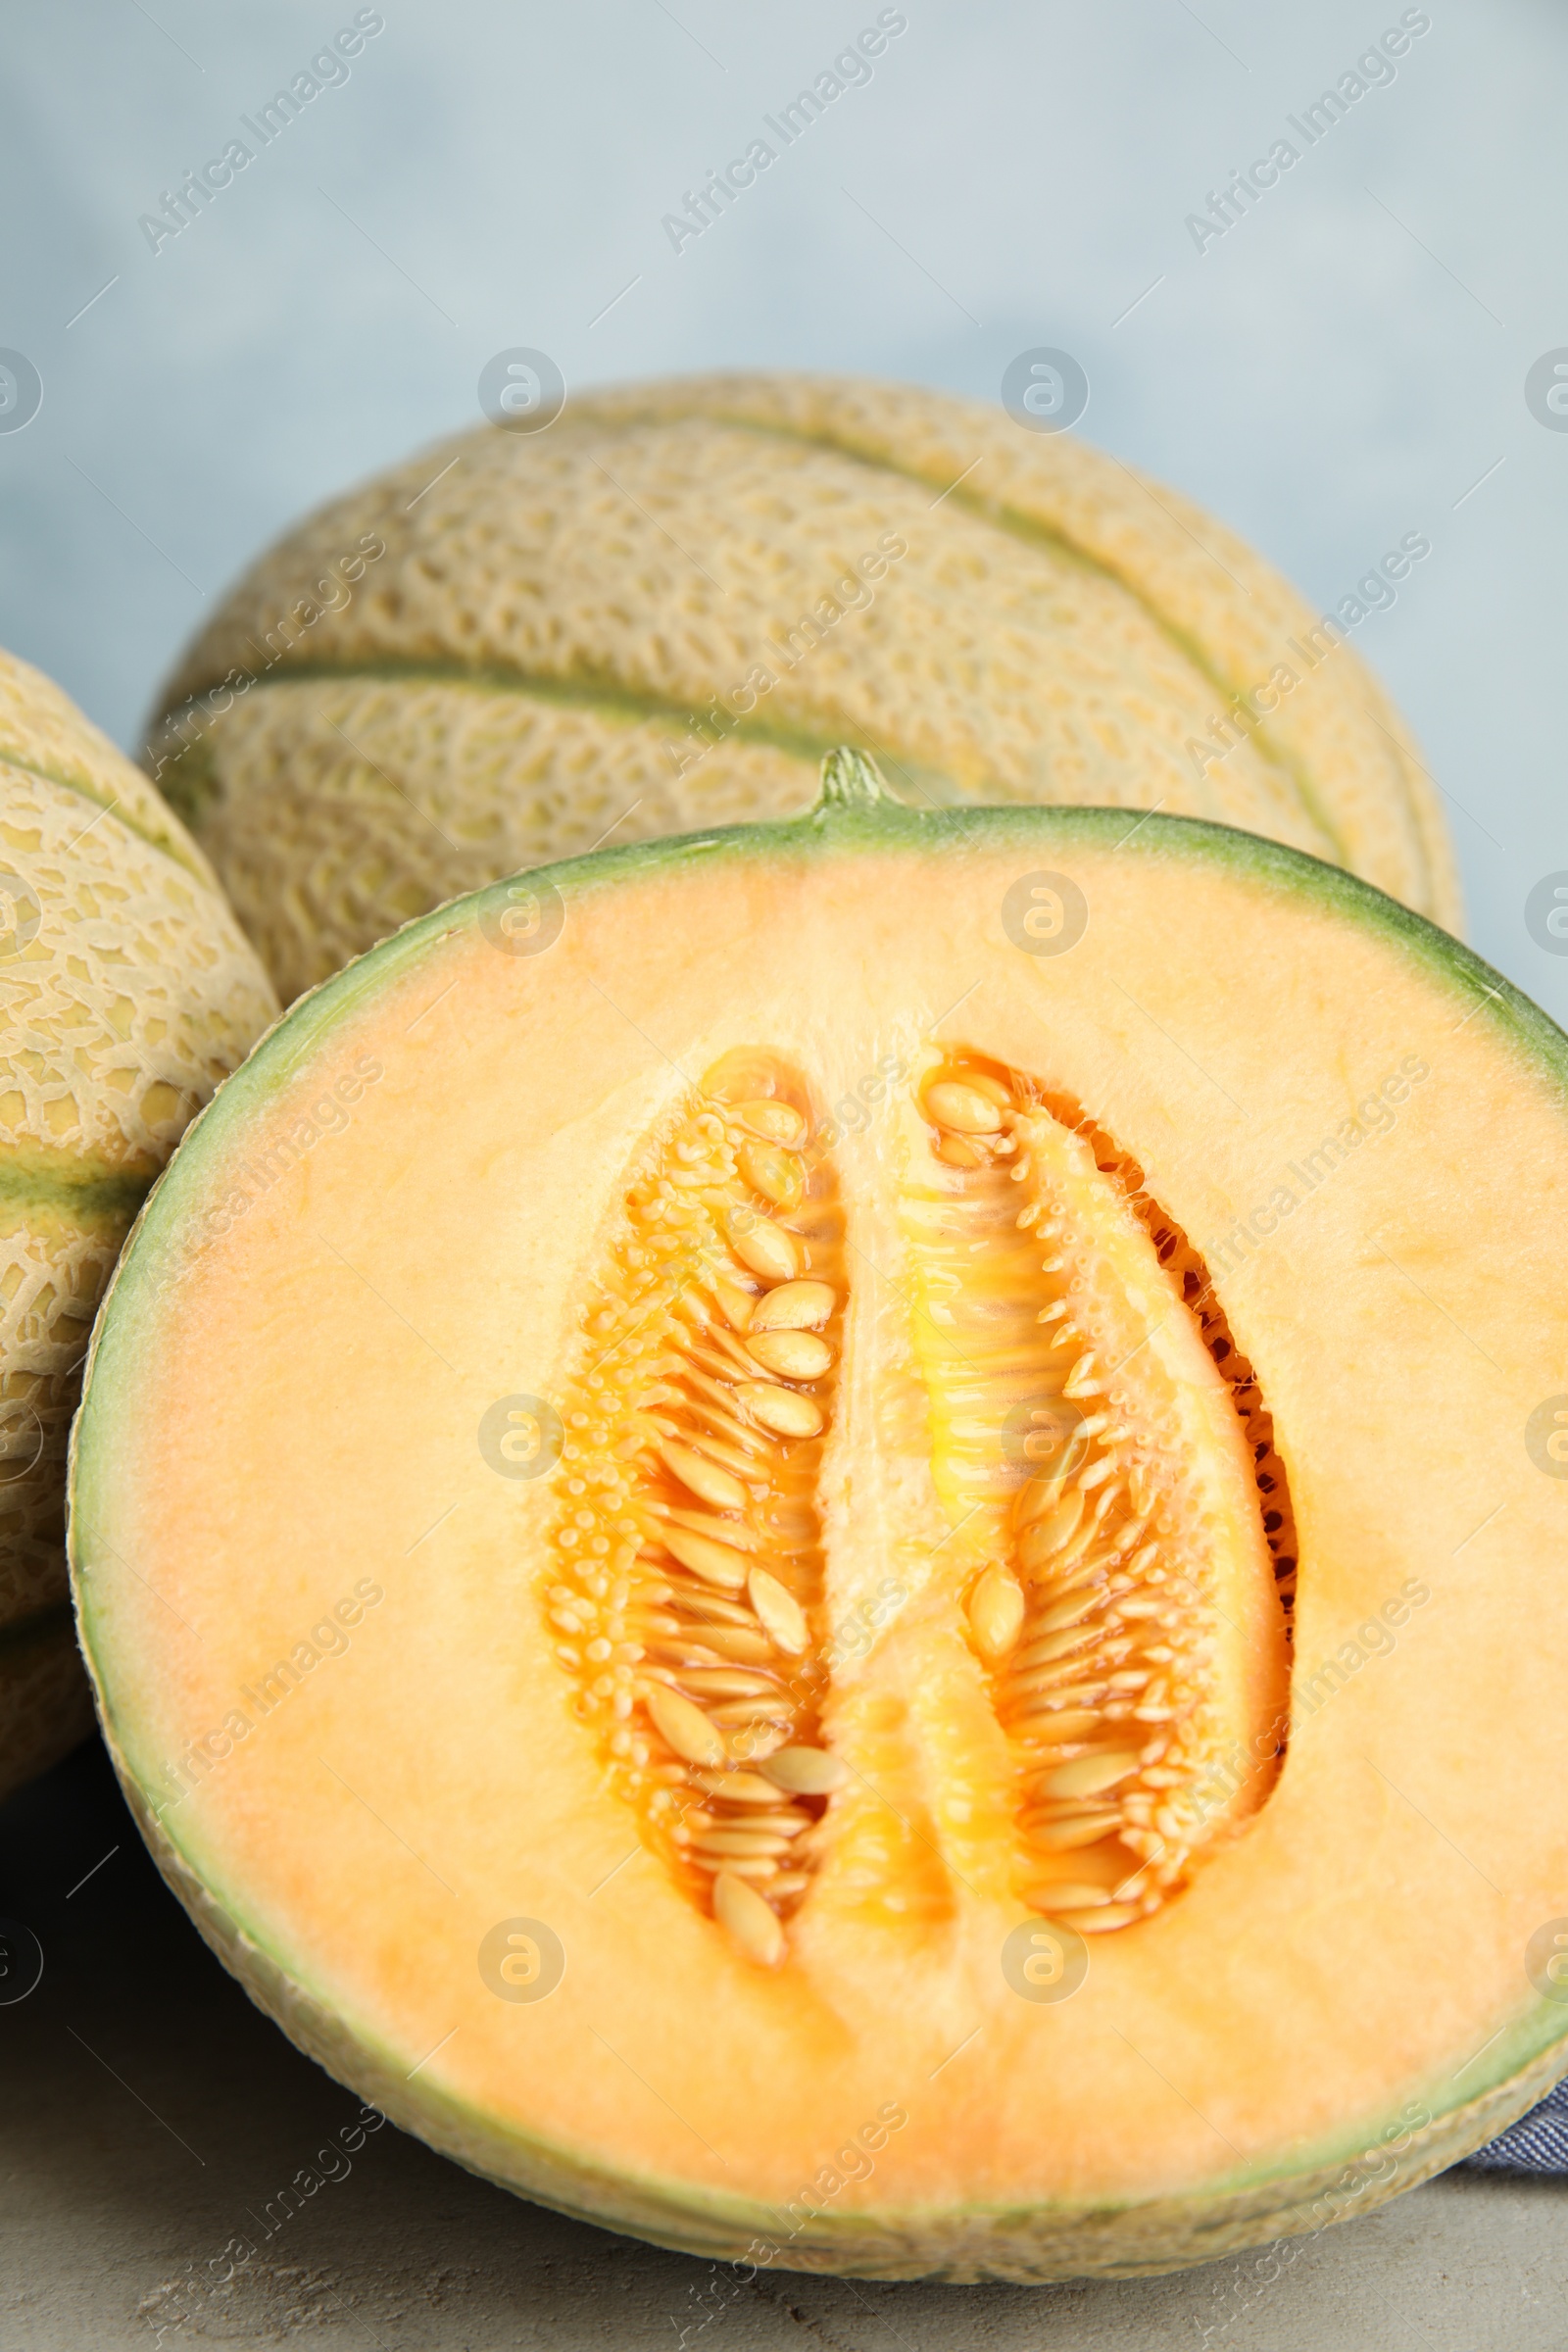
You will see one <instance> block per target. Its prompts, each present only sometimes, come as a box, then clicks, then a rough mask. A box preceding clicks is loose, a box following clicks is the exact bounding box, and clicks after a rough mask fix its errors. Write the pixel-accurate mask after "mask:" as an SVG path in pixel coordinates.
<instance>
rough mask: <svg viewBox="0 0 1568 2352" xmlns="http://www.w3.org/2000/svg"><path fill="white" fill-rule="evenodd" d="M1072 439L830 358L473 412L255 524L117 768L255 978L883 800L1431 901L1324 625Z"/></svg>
mask: <svg viewBox="0 0 1568 2352" xmlns="http://www.w3.org/2000/svg"><path fill="white" fill-rule="evenodd" d="M1344 637H1345V629H1344V627H1343V626H1342V625H1341V623H1339V622H1337V621H1333V620H1328V621H1325V620H1323V619H1322V618H1320V616H1319V615H1317V614H1316V613H1313V611H1312V610H1311V609H1310V608H1309V607H1308V606H1307V605H1306V604H1305V602H1304V601H1303V600H1302V599H1301V598H1300V597H1299V596H1298V595H1297V594H1296V593H1295V592H1294V591H1293V590H1292V589H1291V588H1289V587H1288V586H1287V585H1286V583H1285V582H1284V581H1283V580H1282V579H1281V578H1280V577H1279V575H1278V574H1277V573H1276V572H1275V571H1274V570H1273V569H1272V568H1271V567H1270V566H1269V565H1268V564H1265V563H1263V562H1262V561H1261V560H1260V559H1259V558H1258V557H1257V556H1255V555H1254V554H1253V553H1252V552H1251V551H1250V549H1249V548H1248V547H1247V546H1246V545H1245V544H1244V543H1243V542H1242V541H1241V540H1239V539H1238V538H1237V537H1236V536H1235V534H1234V533H1232V532H1231V531H1229V530H1227V529H1225V528H1224V527H1223V526H1222V525H1221V524H1219V523H1217V522H1215V521H1214V520H1213V519H1212V518H1211V517H1209V516H1208V515H1204V514H1203V513H1201V510H1199V509H1198V508H1196V507H1195V506H1193V505H1192V504H1191V503H1190V502H1189V501H1187V500H1186V499H1184V498H1182V497H1181V496H1180V495H1178V494H1177V493H1175V492H1172V491H1170V490H1167V489H1165V488H1163V487H1161V486H1159V485H1156V484H1153V483H1150V482H1148V481H1146V480H1144V479H1143V478H1141V477H1140V476H1138V475H1137V474H1135V473H1134V472H1133V471H1132V470H1131V469H1130V468H1128V467H1127V466H1123V465H1122V464H1120V463H1119V461H1117V460H1116V459H1114V458H1112V457H1109V456H1105V455H1102V454H1101V453H1099V452H1097V451H1095V450H1093V449H1091V448H1089V447H1088V446H1086V445H1085V444H1084V443H1082V442H1081V441H1079V440H1078V439H1076V437H1075V436H1073V435H1071V434H1065V433H1063V434H1042V433H1035V432H1030V431H1027V430H1025V429H1023V428H1022V427H1021V426H1019V425H1018V424H1016V423H1015V422H1014V421H1013V420H1012V418H1011V417H1008V416H1006V415H1005V413H1004V412H1003V411H1002V410H1000V409H994V408H991V407H989V406H986V405H983V404H981V403H978V402H974V401H966V400H959V399H955V398H952V397H950V396H948V395H946V394H942V393H937V392H931V391H927V390H923V389H918V388H915V387H910V386H900V385H891V384H879V383H872V382H868V381H863V380H858V379H854V378H848V377H832V376H807V375H801V376H795V375H782V374H751V375H740V374H734V375H710V376H698V377H692V378H688V379H685V380H676V381H670V382H662V383H652V384H642V385H637V384H634V385H631V386H628V387H626V388H624V389H620V390H615V391H609V392H599V393H593V394H589V395H587V396H584V397H582V398H580V399H579V398H573V399H572V400H571V401H570V402H569V403H568V405H567V407H566V409H565V410H564V414H563V415H562V416H561V417H559V418H558V419H557V420H556V422H555V423H554V424H552V425H551V426H550V427H549V428H548V429H547V430H544V431H540V432H534V433H524V432H513V431H509V430H498V429H495V428H493V427H490V426H484V427H481V428H479V429H478V430H475V431H472V432H468V433H465V434H462V435H460V436H458V437H457V438H455V439H453V440H451V441H449V442H446V443H443V444H441V445H440V446H438V447H436V448H434V449H429V450H424V451H421V452H419V453H418V454H417V455H416V456H415V457H413V458H411V459H409V460H408V461H407V462H406V463H405V464H403V465H401V466H395V467H393V468H392V469H391V470H390V471H388V472H386V473H383V474H381V475H380V476H378V477H377V478H376V479H374V480H372V481H370V482H368V483H367V484H366V485H364V486H363V487H361V488H359V489H357V490H354V491H351V492H349V493H348V494H347V495H346V496H344V497H341V498H339V499H336V500H334V501H332V502H331V503H330V504H328V505H327V506H325V507H323V508H321V509H320V510H319V512H317V513H316V514H315V515H311V516H310V517H309V518H308V519H307V520H306V521H304V522H303V523H302V524H301V525H300V526H299V527H298V528H297V529H296V530H294V531H292V532H291V533H290V534H288V535H287V536H286V537H285V538H283V539H282V540H281V541H280V542H279V543H278V544H277V545H276V546H275V547H274V548H273V549H271V551H270V553H268V554H267V555H265V556H264V557H263V558H262V559H261V560H260V562H259V563H257V564H255V566H254V567H253V568H252V569H251V571H250V572H249V573H248V574H247V576H246V577H245V578H244V579H243V580H242V581H241V582H240V584H239V586H238V587H237V588H236V589H235V591H234V592H233V594H232V595H231V596H230V597H229V599H228V601H227V603H226V604H225V605H224V606H223V608H222V610H221V612H220V613H218V614H217V616H216V617H215V618H214V620H213V621H212V622H211V624H210V625H209V626H208V627H207V628H206V629H205V630H204V631H203V633H202V635H201V636H200V637H199V638H198V639H197V641H196V642H195V643H194V644H193V645H192V646H191V648H190V649H189V651H188V653H187V654H186V656H185V658H184V659H183V661H182V662H180V663H179V665H178V667H177V669H176V670H175V672H174V674H173V676H172V678H171V679H170V681H169V683H168V686H167V688H166V690H165V692H164V695H163V697H162V698H161V702H160V706H159V711H158V714H157V716H156V718H155V723H154V726H153V730H152V736H151V741H150V745H149V751H148V763H149V765H150V767H151V769H152V772H153V774H154V776H155V777H156V779H157V781H158V783H159V785H160V787H161V789H162V790H163V791H164V792H165V794H166V795H167V796H168V798H169V799H170V800H171V802H172V804H173V806H174V807H175V808H176V809H178V810H179V812H180V814H181V815H182V816H183V817H184V818H185V819H186V821H187V822H188V824H189V825H190V826H191V828H192V830H193V831H194V833H195V835H196V837H197V839H198V840H199V841H200V843H201V845H202V847H203V848H204V850H205V851H206V853H207V855H208V856H209V857H210V858H211V859H212V861H213V863H214V865H215V866H216V867H217V869H218V872H219V874H220V875H221V879H222V881H223V883H224V885H225V888H226V889H227V891H228V893H229V895H230V898H231V900H232V902H233V904H234V906H235V907H236V909H237V911H238V913H239V916H240V920H241V922H242V923H243V925H244V927H245V929H246V930H247V932H248V933H249V935H250V937H251V938H252V939H253V940H254V941H255V943H256V945H257V947H258V949H259V950H260V952H261V954H262V957H263V960H264V961H265V962H266V964H267V965H268V967H269V969H270V973H271V976H272V978H273V980H274V982H275V983H276V985H277V987H278V990H279V992H280V994H281V995H282V996H283V998H284V999H285V1001H286V1000H287V999H289V998H292V997H294V996H296V995H297V994H298V993H299V992H300V991H301V990H303V989H305V988H307V987H310V986H311V985H313V984H314V983H315V982H317V981H319V980H320V979H322V978H324V977H325V976H326V975H327V974H328V973H330V972H331V971H333V970H335V969H336V968H337V967H338V966H339V965H340V964H341V963H343V962H344V961H346V960H347V959H348V958H349V957H350V956H354V955H357V954H359V953H360V952H361V951H363V950H364V949H366V948H368V947H369V946H371V945H372V944H373V943H374V942H375V941H376V940H378V939H380V938H383V937H384V936H385V935H386V934H387V933H389V932H391V931H393V930H395V929H396V928H397V927H398V926H399V925H400V924H401V923H403V922H405V921H407V920H409V919H410V918H411V917H413V916H415V915H417V914H420V913H423V912H424V911H425V910H427V909H428V908H430V907H434V906H436V905H438V904H440V903H441V902H442V901H444V900H446V899H447V898H450V897H452V896H453V895H455V894H456V893H458V892H460V891H465V890H468V889H473V888H476V887H478V886H480V885H482V884H484V883H488V882H491V881H494V880H496V879H497V878H499V877H500V876H502V875H504V874H509V873H512V872H515V871H516V870H517V869H518V868H521V867H527V866H533V865H537V864H540V863H542V862H544V861H546V860H548V859H551V858H565V857H573V856H577V855H579V854H581V853H583V852H586V851H588V850H590V849H592V848H593V847H594V846H595V845H596V844H597V843H599V842H600V841H602V840H606V839H608V840H609V841H610V842H611V843H612V844H624V843H628V842H633V841H636V840H639V839H650V838H654V837H657V836H659V835H662V834H669V833H677V832H682V831H687V830H690V829H693V828H698V827H702V826H705V825H711V824H729V823H734V822H737V821H744V820H750V819H754V818H756V819H768V818H773V817H779V816H787V815H790V814H793V813H795V812H797V811H799V810H801V809H805V808H807V807H808V806H809V804H810V801H811V799H812V797H813V794H814V792H815V780H816V773H817V767H818V764H819V761H820V759H821V757H822V754H823V752H824V751H825V750H826V749H827V748H828V746H830V745H832V744H836V743H844V742H851V743H855V744H858V745H859V746H861V747H862V748H864V749H866V750H868V751H870V752H872V753H873V754H874V755H875V757H876V759H877V760H878V761H879V763H880V765H881V766H882V768H883V770H884V772H885V774H886V775H887V778H888V781H889V784H890V786H891V788H892V789H893V791H894V792H895V793H897V794H898V795H899V797H900V798H902V799H903V800H905V801H907V802H908V803H909V804H910V805H912V806H914V807H916V808H921V809H929V808H933V807H942V806H954V805H958V806H961V805H964V804H989V805H995V804H1010V803H1029V802H1038V803H1045V804H1055V805H1060V804H1079V805H1090V806H1109V807H1115V808H1125V809H1129V810H1132V811H1141V810H1146V809H1160V810H1162V811H1163V812H1164V813H1166V814H1168V815H1189V816H1200V817H1210V818H1216V819H1219V820H1221V821H1223V822H1225V823H1228V824H1232V825H1237V826H1241V827H1244V828H1246V829H1247V830H1249V831H1251V832H1256V833H1261V834H1265V835H1269V836H1272V837H1273V838H1274V839H1276V840H1278V841H1282V842H1284V843H1287V844H1288V845H1290V846H1291V847H1293V848H1296V849H1300V850H1305V851H1308V852H1309V853H1311V854H1312V855H1313V856H1315V857H1318V858H1324V859H1326V860H1328V861H1329V862H1330V863H1333V864H1338V865H1342V866H1345V867H1347V868H1348V869H1349V870H1350V871H1351V872H1353V873H1356V874H1359V875H1360V876H1362V877H1363V878H1364V879H1366V880H1368V881H1371V882H1374V883H1376V884H1377V885H1378V886H1379V887H1380V888H1381V889H1383V890H1385V891H1387V892H1388V893H1390V894H1391V895H1392V896H1393V897H1395V898H1397V899H1400V900H1402V901H1403V902H1404V903H1405V904H1406V905H1408V906H1410V907H1414V908H1415V909H1416V910H1417V911H1418V912H1421V913H1423V914H1426V915H1427V916H1429V917H1430V918H1431V919H1433V920H1434V921H1436V922H1439V923H1441V924H1444V925H1445V926H1446V927H1448V928H1450V929H1452V928H1457V926H1458V919H1459V900H1458V893H1457V886H1456V883H1455V879H1454V872H1453V864H1452V857H1451V851H1450V847H1449V844H1448V841H1447V837H1446V828H1445V824H1444V820H1443V817H1442V814H1441V811H1440V809H1439V807H1438V803H1437V798H1436V795H1435V792H1434V790H1433V788H1432V786H1431V785H1430V783H1429V780H1428V778H1427V775H1426V772H1425V770H1424V768H1423V767H1422V766H1421V764H1420V761H1419V760H1418V758H1417V756H1416V754H1415V752H1414V750H1413V748H1412V745H1411V742H1410V738H1409V735H1408V733H1407V732H1406V730H1405V727H1404V725H1403V723H1402V721H1401V720H1400V718H1399V716H1398V713H1397V711H1395V710H1394V708H1393V707H1392V705H1391V704H1390V702H1389V701H1388V699H1387V697H1386V696H1385V695H1384V694H1383V692H1382V691H1381V689H1380V688H1379V686H1378V685H1377V683H1376V681H1375V680H1374V678H1373V677H1372V675H1371V674H1370V672H1369V671H1368V670H1367V668H1366V667H1365V665H1364V664H1363V663H1362V662H1361V661H1360V659H1359V658H1358V656H1357V655H1356V654H1355V653H1354V651H1353V650H1352V649H1351V648H1350V646H1349V645H1348V644H1347V643H1345V642H1343V640H1344Z"/></svg>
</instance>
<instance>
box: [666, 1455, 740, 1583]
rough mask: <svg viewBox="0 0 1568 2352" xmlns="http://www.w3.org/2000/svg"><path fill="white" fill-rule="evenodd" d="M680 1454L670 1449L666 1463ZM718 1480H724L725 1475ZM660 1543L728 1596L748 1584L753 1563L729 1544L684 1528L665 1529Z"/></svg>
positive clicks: (704, 1580)
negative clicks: (670, 1457) (670, 1455)
mask: <svg viewBox="0 0 1568 2352" xmlns="http://www.w3.org/2000/svg"><path fill="white" fill-rule="evenodd" d="M676 1450H678V1449H677V1448H675V1447H670V1448H668V1449H667V1451H666V1459H667V1457H668V1452H673V1451H676ZM673 1466H674V1465H673V1464H671V1467H672V1468H673ZM718 1476H719V1477H722V1476H723V1472H722V1471H720V1472H719V1473H718ZM743 1499H744V1498H743ZM660 1541H661V1542H662V1544H663V1546H664V1549H665V1550H666V1551H667V1552H669V1553H671V1554H672V1556H673V1557H674V1558H675V1559H677V1560H679V1562H680V1564H681V1566H682V1567H683V1568H689V1569H690V1570H691V1572H692V1574H693V1576H700V1577H701V1578H702V1580H703V1582H704V1584H705V1585H717V1586H718V1587H720V1589H721V1590H722V1591H724V1592H736V1593H738V1592H739V1591H740V1589H741V1587H742V1585H744V1584H745V1582H746V1576H747V1571H748V1569H749V1568H750V1567H751V1562H750V1560H748V1559H747V1558H746V1556H745V1554H744V1553H743V1552H739V1551H736V1550H735V1549H734V1548H733V1547H732V1546H731V1545H730V1544H715V1543H713V1542H712V1540H711V1538H710V1537H708V1536H696V1535H693V1534H692V1533H691V1531H690V1529H688V1528H684V1527H666V1528H663V1529H662V1531H661V1535H660Z"/></svg>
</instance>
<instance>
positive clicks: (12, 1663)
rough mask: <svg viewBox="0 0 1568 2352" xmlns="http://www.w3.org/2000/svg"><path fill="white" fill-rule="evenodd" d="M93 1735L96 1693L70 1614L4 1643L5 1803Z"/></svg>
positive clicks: (1, 1771)
mask: <svg viewBox="0 0 1568 2352" xmlns="http://www.w3.org/2000/svg"><path fill="white" fill-rule="evenodd" d="M91 1729H92V1693H91V1691H90V1689H89V1688H88V1684H87V1678H86V1676H85V1675H84V1674H83V1673H82V1670H81V1652H80V1651H79V1650H78V1648H77V1647H76V1631H75V1627H74V1626H73V1624H72V1622H71V1618H70V1614H69V1612H68V1611H66V1610H63V1609H51V1610H50V1611H48V1612H47V1614H46V1615H45V1617H44V1619H43V1621H42V1622H41V1623H40V1624H37V1625H27V1626H24V1627H22V1628H21V1629H20V1630H19V1631H18V1632H17V1633H15V1634H13V1635H12V1636H11V1637H10V1638H9V1639H4V1640H0V1801H3V1800H4V1799H5V1798H6V1797H8V1796H9V1795H10V1794H11V1792H12V1790H13V1789H20V1788H22V1787H24V1786H25V1783H26V1782H28V1781H30V1780H32V1779H33V1778H34V1777H35V1776H36V1775H37V1774H38V1773H40V1772H47V1771H48V1769H49V1767H50V1765H51V1764H57V1763H58V1762H59V1761H60V1759H61V1757H62V1756H67V1755H69V1754H70V1753H71V1750H72V1749H73V1747H74V1746H75V1745H76V1743H77V1741H78V1740H85V1738H86V1737H87V1734H88V1733H89V1732H90V1731H91Z"/></svg>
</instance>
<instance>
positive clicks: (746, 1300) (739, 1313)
mask: <svg viewBox="0 0 1568 2352" xmlns="http://www.w3.org/2000/svg"><path fill="white" fill-rule="evenodd" d="M713 1296H714V1298H715V1299H717V1300H718V1303H719V1305H720V1306H721V1307H722V1308H723V1310H724V1313H725V1315H726V1316H727V1317H728V1319H729V1322H730V1325H731V1327H732V1328H733V1329H734V1330H736V1331H744V1330H745V1329H746V1327H747V1325H748V1324H749V1323H750V1322H751V1319H752V1311H753V1309H754V1308H755V1306H756V1304H757V1300H756V1299H755V1298H754V1297H753V1295H752V1293H751V1292H750V1291H743V1290H742V1289H741V1286H740V1284H739V1283H738V1282H731V1281H730V1279H729V1277H728V1275H726V1274H715V1275H714V1276H713Z"/></svg>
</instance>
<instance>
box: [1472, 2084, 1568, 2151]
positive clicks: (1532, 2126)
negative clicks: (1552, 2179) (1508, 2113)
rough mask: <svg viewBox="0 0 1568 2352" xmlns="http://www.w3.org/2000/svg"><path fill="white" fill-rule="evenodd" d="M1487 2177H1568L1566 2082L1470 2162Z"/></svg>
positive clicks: (1567, 2102) (1567, 2096) (1567, 2091)
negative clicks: (1536, 2174) (1560, 2175)
mask: <svg viewBox="0 0 1568 2352" xmlns="http://www.w3.org/2000/svg"><path fill="white" fill-rule="evenodd" d="M1470 2162H1471V2163H1472V2164H1474V2165H1479V2166H1482V2167H1484V2169H1485V2170H1486V2171H1487V2172H1489V2173H1568V2082H1559V2083H1558V2085H1557V2087H1556V2089H1555V2090H1554V2091H1551V2092H1550V2093H1549V2094H1548V2095H1547V2096H1546V2097H1545V2098H1544V2099H1543V2100H1542V2102H1541V2105H1540V2106H1539V2107H1532V2109H1531V2110H1530V2113H1529V2114H1528V2115H1522V2116H1521V2117H1520V2118H1519V2121H1518V2122H1517V2123H1516V2124H1510V2125H1509V2127H1508V2129H1507V2131H1503V2132H1501V2133H1499V2135H1498V2136H1497V2138H1495V2139H1494V2140H1490V2141H1489V2142H1488V2144H1487V2145H1486V2146H1485V2147H1484V2148H1478V2149H1477V2150H1476V2152H1475V2154H1474V2155H1473V2156H1472V2157H1471V2158H1470Z"/></svg>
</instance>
